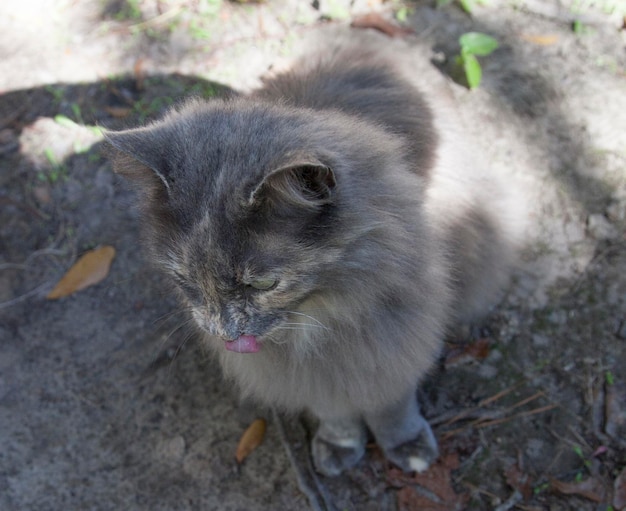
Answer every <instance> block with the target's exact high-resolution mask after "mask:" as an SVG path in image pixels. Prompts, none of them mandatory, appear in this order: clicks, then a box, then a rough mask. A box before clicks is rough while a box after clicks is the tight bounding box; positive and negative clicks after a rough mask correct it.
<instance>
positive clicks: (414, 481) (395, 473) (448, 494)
mask: <svg viewBox="0 0 626 511" xmlns="http://www.w3.org/2000/svg"><path fill="white" fill-rule="evenodd" d="M458 467H459V458H458V455H457V454H455V453H452V454H448V455H445V456H443V457H442V458H440V459H439V460H438V461H437V463H435V464H434V465H432V466H431V467H430V468H429V469H428V470H426V471H425V472H422V473H415V474H412V475H408V474H404V473H403V472H402V471H400V470H399V469H391V470H390V471H389V476H390V477H389V482H390V484H391V485H392V486H393V487H396V488H397V487H400V488H401V489H400V490H399V491H398V509H399V510H400V511H418V510H419V511H460V510H462V509H465V504H466V503H467V498H468V496H467V495H466V494H458V493H456V492H455V491H454V488H453V487H452V477H451V474H450V471H451V470H455V469H457V468H458ZM415 486H420V487H422V488H423V490H424V491H421V492H419V491H417V490H416V489H415Z"/></svg>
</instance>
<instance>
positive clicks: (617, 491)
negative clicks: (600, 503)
mask: <svg viewBox="0 0 626 511" xmlns="http://www.w3.org/2000/svg"><path fill="white" fill-rule="evenodd" d="M613 507H614V508H615V510H616V511H623V510H624V509H626V468H624V469H622V471H621V472H620V474H619V475H618V476H617V478H616V479H615V483H614V484H613Z"/></svg>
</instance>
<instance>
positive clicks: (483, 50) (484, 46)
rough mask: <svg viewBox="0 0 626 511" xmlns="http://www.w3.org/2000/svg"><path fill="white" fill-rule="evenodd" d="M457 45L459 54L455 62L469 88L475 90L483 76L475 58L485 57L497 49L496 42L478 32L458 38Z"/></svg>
mask: <svg viewBox="0 0 626 511" xmlns="http://www.w3.org/2000/svg"><path fill="white" fill-rule="evenodd" d="M459 45H460V46H461V54H460V55H458V56H457V58H456V62H457V64H458V65H459V66H462V67H463V70H464V72H465V78H466V79H467V84H468V85H469V88H470V89H475V88H476V87H478V86H479V85H480V82H481V80H482V76H483V70H482V68H481V67H480V63H479V62H478V59H477V58H476V57H477V56H478V57H485V56H487V55H489V54H490V53H492V52H493V51H494V50H495V49H496V48H498V41H496V40H495V39H494V38H493V37H491V36H488V35H486V34H481V33H480V32H468V33H466V34H463V35H462V36H461V37H460V38H459Z"/></svg>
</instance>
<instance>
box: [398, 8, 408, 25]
mask: <svg viewBox="0 0 626 511" xmlns="http://www.w3.org/2000/svg"><path fill="white" fill-rule="evenodd" d="M408 17H409V9H408V7H407V6H406V5H404V6H402V7H400V8H399V9H398V12H396V19H397V20H398V21H399V22H400V23H404V22H406V20H407V18H408Z"/></svg>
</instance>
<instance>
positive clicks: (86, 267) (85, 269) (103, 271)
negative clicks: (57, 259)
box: [46, 245, 115, 300]
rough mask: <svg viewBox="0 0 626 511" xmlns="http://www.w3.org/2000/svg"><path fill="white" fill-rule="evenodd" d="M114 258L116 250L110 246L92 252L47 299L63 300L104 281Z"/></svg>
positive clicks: (74, 266)
mask: <svg viewBox="0 0 626 511" xmlns="http://www.w3.org/2000/svg"><path fill="white" fill-rule="evenodd" d="M114 257H115V249H114V248H113V247H111V246H108V245H107V246H104V247H100V248H96V249H95V250H90V251H89V252H87V253H86V254H85V255H83V256H82V257H81V258H80V259H79V260H78V261H76V262H75V263H74V265H73V266H72V267H71V268H70V269H69V270H68V271H67V273H66V274H65V275H63V278H62V279H61V280H60V281H59V282H58V284H57V285H56V286H54V289H53V290H52V291H50V292H49V293H48V296H46V298H47V299H48V300H55V299H57V298H63V297H64V296H68V295H71V294H72V293H75V292H76V291H80V290H81V289H84V288H86V287H89V286H93V285H94V284H97V283H98V282H100V281H102V280H103V279H104V278H105V277H106V276H107V275H108V274H109V269H110V268H111V262H112V261H113V258H114Z"/></svg>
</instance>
